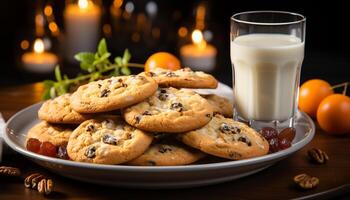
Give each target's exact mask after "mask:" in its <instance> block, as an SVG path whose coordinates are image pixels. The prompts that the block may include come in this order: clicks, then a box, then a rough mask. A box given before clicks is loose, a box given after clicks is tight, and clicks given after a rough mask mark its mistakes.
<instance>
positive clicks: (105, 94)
mask: <svg viewBox="0 0 350 200" xmlns="http://www.w3.org/2000/svg"><path fill="white" fill-rule="evenodd" d="M110 92H111V91H110V90H108V89H104V90H102V92H101V97H108V95H109V93H110Z"/></svg>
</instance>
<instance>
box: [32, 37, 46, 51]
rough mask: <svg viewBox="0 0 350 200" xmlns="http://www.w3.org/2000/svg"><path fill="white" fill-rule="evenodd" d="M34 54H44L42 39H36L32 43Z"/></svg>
mask: <svg viewBox="0 0 350 200" xmlns="http://www.w3.org/2000/svg"><path fill="white" fill-rule="evenodd" d="M34 52H35V53H42V52H44V42H43V40H42V39H39V38H38V39H36V40H35V42H34Z"/></svg>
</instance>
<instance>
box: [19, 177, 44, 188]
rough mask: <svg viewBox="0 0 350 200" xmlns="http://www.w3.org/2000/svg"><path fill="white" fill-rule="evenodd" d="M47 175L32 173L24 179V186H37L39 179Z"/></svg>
mask: <svg viewBox="0 0 350 200" xmlns="http://www.w3.org/2000/svg"><path fill="white" fill-rule="evenodd" d="M44 178H45V176H44V175H42V174H39V173H34V174H30V175H29V176H27V177H26V178H25V179H24V186H25V187H27V188H33V189H34V188H36V187H37V185H38V183H39V181H41V180H42V179H44Z"/></svg>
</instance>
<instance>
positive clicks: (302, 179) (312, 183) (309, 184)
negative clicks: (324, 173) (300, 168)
mask: <svg viewBox="0 0 350 200" xmlns="http://www.w3.org/2000/svg"><path fill="white" fill-rule="evenodd" d="M294 182H295V183H296V184H298V186H299V187H300V188H302V189H312V188H315V187H316V186H317V185H318V183H319V182H320V181H319V179H318V178H317V177H312V176H310V175H307V174H299V175H297V176H295V177H294Z"/></svg>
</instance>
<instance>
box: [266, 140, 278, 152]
mask: <svg viewBox="0 0 350 200" xmlns="http://www.w3.org/2000/svg"><path fill="white" fill-rule="evenodd" d="M268 142H269V145H270V148H269V153H275V152H277V151H278V150H279V144H278V143H279V142H278V138H271V139H270V140H268Z"/></svg>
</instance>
